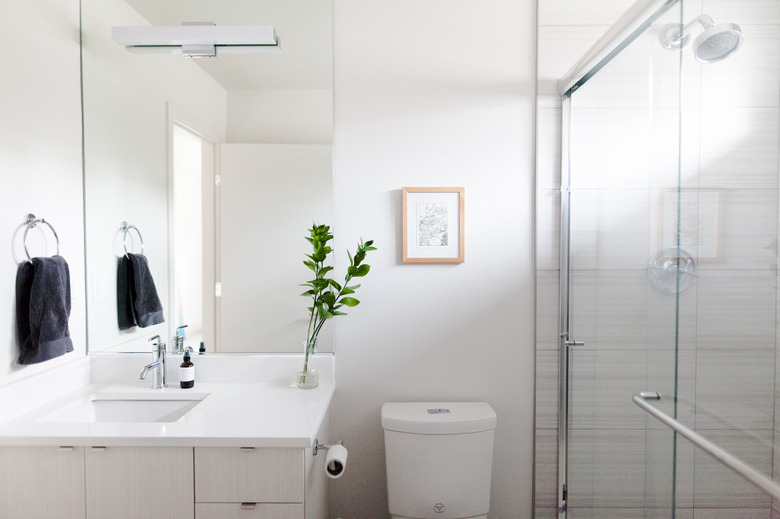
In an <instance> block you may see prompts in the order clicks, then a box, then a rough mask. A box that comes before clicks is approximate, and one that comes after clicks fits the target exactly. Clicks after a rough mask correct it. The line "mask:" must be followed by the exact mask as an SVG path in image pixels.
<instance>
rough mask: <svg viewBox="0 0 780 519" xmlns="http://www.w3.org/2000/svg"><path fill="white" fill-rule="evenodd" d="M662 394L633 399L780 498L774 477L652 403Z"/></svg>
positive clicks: (647, 394)
mask: <svg viewBox="0 0 780 519" xmlns="http://www.w3.org/2000/svg"><path fill="white" fill-rule="evenodd" d="M660 399H661V395H659V394H658V393H654V392H652V391H645V392H642V393H637V394H635V395H634V396H633V398H632V400H633V401H634V403H635V404H636V405H638V406H639V407H641V408H642V409H644V410H645V411H647V412H648V413H649V414H651V415H653V416H654V417H655V418H657V419H658V420H660V421H661V422H663V423H664V424H666V425H667V426H669V427H671V428H672V429H674V430H675V431H677V432H678V433H680V434H681V435H683V436H685V437H686V438H688V439H689V440H691V442H693V444H694V445H696V446H697V447H699V448H700V449H702V450H703V451H705V452H706V453H707V454H709V455H710V456H712V457H713V458H715V459H716V460H718V461H720V462H721V463H723V464H724V465H726V466H727V467H728V468H730V469H731V470H733V471H734V472H736V473H737V474H739V475H740V476H742V477H743V478H745V479H747V480H748V481H750V482H751V483H753V484H754V485H756V486H757V487H759V488H760V489H762V490H763V491H765V492H766V493H768V494H770V495H771V496H772V497H774V498H775V499H780V484H778V483H776V482H775V481H773V480H772V479H770V478H768V477H767V476H765V475H764V474H762V473H761V472H759V471H757V470H756V469H754V468H753V467H751V466H750V465H748V464H747V463H745V462H744V461H742V460H740V459H739V458H737V457H736V456H734V455H733V454H731V453H730V452H728V451H726V450H724V449H723V448H722V447H719V446H718V445H716V444H714V443H712V442H711V441H709V440H708V439H707V438H705V437H704V436H702V435H701V434H699V433H697V432H696V431H694V430H693V429H690V428H688V427H686V426H685V425H683V424H681V423H680V422H678V421H677V420H675V419H674V418H672V417H671V416H669V415H668V414H666V413H664V412H663V411H660V410H658V409H657V408H655V407H653V406H652V405H650V404H649V403H648V402H647V401H648V400H660Z"/></svg>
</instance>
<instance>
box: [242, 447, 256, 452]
mask: <svg viewBox="0 0 780 519" xmlns="http://www.w3.org/2000/svg"><path fill="white" fill-rule="evenodd" d="M239 450H240V451H241V452H252V451H253V450H255V448H254V447H239Z"/></svg>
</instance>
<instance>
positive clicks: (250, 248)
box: [81, 0, 333, 353]
mask: <svg viewBox="0 0 780 519" xmlns="http://www.w3.org/2000/svg"><path fill="white" fill-rule="evenodd" d="M81 9H82V69H83V70H82V76H83V118H84V168H85V175H84V178H85V186H84V192H85V210H84V213H85V233H86V266H87V271H86V282H87V290H86V294H87V333H88V346H89V351H90V353H96V352H148V351H150V349H151V346H150V344H149V339H150V338H151V337H152V336H154V335H160V336H161V337H162V338H163V340H164V341H165V342H170V341H171V338H172V336H173V335H174V334H175V333H176V329H177V327H179V326H182V325H186V328H182V329H181V332H180V333H181V334H182V335H184V336H185V340H184V342H185V346H191V347H193V348H194V349H195V350H197V349H198V347H199V345H200V342H203V343H204V345H205V347H206V350H207V351H208V352H302V351H303V340H304V339H305V330H306V323H307V321H308V319H307V318H308V316H307V313H306V307H307V306H308V301H307V300H306V298H304V297H301V296H300V293H301V292H302V291H303V290H302V289H301V287H300V286H299V285H300V283H303V282H305V281H307V280H308V269H307V268H306V267H305V266H304V265H303V263H302V261H303V259H304V254H305V252H306V251H307V250H308V247H309V244H308V242H306V240H305V236H306V232H307V229H308V228H309V227H311V224H312V222H313V221H316V222H317V223H328V224H331V223H332V221H331V220H332V215H333V210H332V181H331V167H332V158H331V157H332V152H331V144H332V113H333V103H332V99H333V95H332V84H333V75H332V69H333V59H332V47H333V46H332V32H333V30H332V5H331V3H330V2H329V1H325V2H323V1H322V0H287V1H284V2H278V1H275V0H224V1H220V2H214V1H213V0H81ZM183 22H213V23H215V24H216V25H273V26H274V27H275V28H276V31H277V33H278V35H279V37H280V39H281V52H265V53H242V54H227V53H225V54H220V53H218V55H217V56H216V57H210V58H198V59H193V58H187V57H184V56H182V55H180V54H159V53H158V54H144V53H130V52H128V51H127V50H125V49H124V48H123V47H122V46H120V45H118V44H116V43H114V42H113V41H112V40H111V28H112V27H114V26H141V25H166V26H169V25H180V24H182V23H183ZM129 255H142V256H143V257H144V258H145V260H146V264H147V267H148V268H147V272H148V275H149V277H148V278H147V279H146V280H145V281H144V283H146V285H142V286H141V289H142V290H147V289H148V288H149V284H150V283H149V282H151V286H152V287H153V288H154V290H155V291H156V292H157V295H158V298H159V300H160V303H161V305H162V308H163V316H164V319H165V320H164V322H159V323H156V324H155V322H154V321H152V322H150V323H143V324H144V325H143V326H141V323H131V324H130V325H129V326H128V324H127V323H125V324H124V325H121V321H122V315H123V311H125V310H126V308H125V305H124V304H123V297H124V296H123V294H124V291H125V290H126V288H127V287H126V286H123V282H122V280H125V279H127V278H126V276H125V273H124V272H123V271H122V270H121V265H122V258H123V257H126V256H129ZM146 293H147V294H148V293H149V292H148V291H147V292H146ZM326 333H327V335H324V336H322V335H321V337H320V344H319V347H320V350H321V351H332V337H331V336H330V331H329V330H328V332H326Z"/></svg>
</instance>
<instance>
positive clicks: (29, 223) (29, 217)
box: [23, 213, 60, 263]
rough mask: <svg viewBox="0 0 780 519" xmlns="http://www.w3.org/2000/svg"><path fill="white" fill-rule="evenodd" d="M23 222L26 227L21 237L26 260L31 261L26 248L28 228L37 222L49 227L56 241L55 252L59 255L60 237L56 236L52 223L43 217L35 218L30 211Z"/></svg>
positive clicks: (31, 227)
mask: <svg viewBox="0 0 780 519" xmlns="http://www.w3.org/2000/svg"><path fill="white" fill-rule="evenodd" d="M24 223H25V225H26V226H27V228H26V229H25V230H24V238H23V245H24V253H25V254H26V255H27V261H29V262H30V263H32V257H31V256H30V251H29V250H27V234H28V233H29V232H30V229H33V228H35V226H37V225H38V224H39V223H42V224H46V225H47V226H48V227H49V229H51V233H52V234H53V235H54V239H55V240H56V241H57V253H56V254H55V255H56V256H59V255H60V237H59V236H57V231H55V230H54V227H53V226H52V224H50V223H49V222H47V221H46V220H44V219H43V218H36V217H35V215H34V214H32V213H30V214H28V215H27V216H26V217H25V219H24Z"/></svg>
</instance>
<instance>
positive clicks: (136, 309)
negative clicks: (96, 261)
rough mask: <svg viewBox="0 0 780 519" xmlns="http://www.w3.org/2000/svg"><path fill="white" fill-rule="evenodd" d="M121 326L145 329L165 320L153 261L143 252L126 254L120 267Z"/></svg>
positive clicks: (118, 289) (118, 300)
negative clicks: (153, 274)
mask: <svg viewBox="0 0 780 519" xmlns="http://www.w3.org/2000/svg"><path fill="white" fill-rule="evenodd" d="M117 312H118V318H119V328H120V329H121V330H126V329H128V328H130V327H132V326H134V325H138V326H140V327H141V328H146V327H147V326H152V325H153V324H159V323H164V322H165V318H164V317H163V309H162V303H160V298H159V296H158V295H157V288H156V287H155V286H154V279H153V278H152V273H151V272H150V271H149V263H148V261H147V260H146V256H144V255H142V254H132V253H130V254H126V255H125V256H123V257H122V258H121V259H120V260H119V266H118V269H117Z"/></svg>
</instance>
